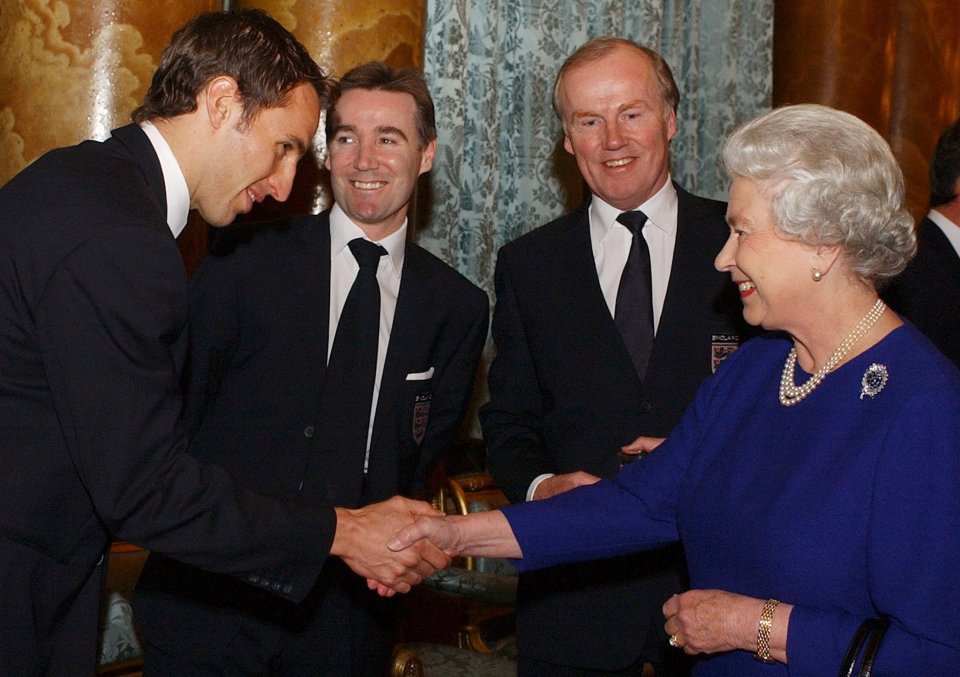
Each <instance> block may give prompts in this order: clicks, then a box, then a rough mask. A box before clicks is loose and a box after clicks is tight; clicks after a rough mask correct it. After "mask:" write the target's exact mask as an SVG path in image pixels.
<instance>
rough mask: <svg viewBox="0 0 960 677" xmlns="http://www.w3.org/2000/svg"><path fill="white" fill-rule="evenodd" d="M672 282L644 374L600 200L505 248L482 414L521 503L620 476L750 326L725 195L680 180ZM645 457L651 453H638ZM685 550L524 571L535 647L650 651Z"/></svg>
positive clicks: (623, 656) (525, 610) (586, 660)
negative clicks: (597, 217) (566, 478)
mask: <svg viewBox="0 0 960 677" xmlns="http://www.w3.org/2000/svg"><path fill="white" fill-rule="evenodd" d="M678 196H679V206H678V209H679V213H678V228H677V239H676V245H675V250H674V257H673V264H672V270H671V274H670V281H669V284H668V287H667V294H666V298H665V301H664V307H663V311H662V313H661V318H660V323H659V326H658V330H657V334H656V337H655V340H654V346H653V352H652V354H651V359H650V366H649V367H648V371H647V377H646V379H645V381H644V382H643V383H642V384H641V383H640V381H639V379H638V378H637V375H636V371H635V370H634V368H633V364H632V362H631V361H630V357H629V355H628V353H627V351H626V348H625V346H624V344H623V340H622V338H621V336H620V334H619V332H618V330H617V327H616V324H615V323H614V320H613V318H612V316H611V315H610V311H609V309H608V307H607V305H606V302H605V301H604V297H603V293H602V292H601V289H600V285H599V281H598V278H597V270H596V265H595V263H594V260H593V252H592V248H591V243H590V232H589V217H588V212H587V209H588V206H586V205H585V206H583V207H581V208H580V209H579V210H577V211H575V212H573V213H571V214H568V215H566V216H563V217H561V218H560V219H557V220H556V221H554V222H552V223H550V224H548V225H546V226H543V227H541V228H538V229H536V230H534V231H532V232H531V233H528V234H527V235H525V236H523V237H521V238H519V239H517V240H515V241H514V242H512V243H510V244H508V245H506V246H504V247H503V248H502V249H501V250H500V253H499V258H498V261H497V271H496V288H497V306H496V310H495V313H494V321H493V338H494V341H495V343H496V346H497V356H496V358H495V359H494V362H493V364H492V365H491V368H490V402H489V403H488V404H487V405H485V407H484V408H483V409H482V411H481V422H482V424H483V433H484V438H485V440H486V442H487V447H488V460H489V464H490V468H491V470H492V472H493V474H494V476H495V478H496V480H497V483H498V485H499V486H501V487H503V489H504V490H505V491H506V493H507V495H508V497H509V498H510V500H511V501H514V502H517V501H523V500H525V496H526V492H527V489H528V487H529V486H530V483H531V482H532V481H533V480H534V478H536V477H537V476H538V475H541V474H543V473H555V474H559V473H568V472H573V471H576V470H585V471H587V472H590V473H593V474H595V475H598V476H601V477H610V476H612V475H614V474H615V473H616V472H617V470H618V458H617V451H618V450H619V448H620V447H621V446H623V445H624V444H626V443H628V442H631V441H632V440H634V439H635V438H636V437H637V436H639V435H652V436H657V437H665V436H666V435H667V434H668V433H669V432H670V429H671V428H672V427H673V426H674V425H675V424H676V423H677V422H678V421H679V419H680V416H681V414H682V412H683V410H684V409H685V407H686V406H687V404H688V403H689V402H690V400H692V398H693V394H694V391H695V389H696V387H697V385H698V384H699V383H700V381H701V380H702V379H703V378H705V377H706V376H708V375H709V374H710V373H711V372H712V369H713V368H714V366H715V360H716V359H718V358H719V357H721V356H722V354H723V351H724V350H728V349H729V346H730V344H735V343H736V341H738V340H739V339H740V338H742V334H743V332H744V331H745V330H744V326H743V323H742V320H741V307H740V303H739V300H738V299H737V297H736V289H735V287H734V286H733V285H732V284H731V283H730V278H729V276H728V275H726V274H721V273H718V272H717V271H716V270H715V269H714V266H713V261H714V257H715V256H716V254H717V253H718V252H719V250H720V248H721V247H722V246H723V243H724V241H725V238H726V237H727V233H728V229H727V227H726V225H725V223H724V204H723V203H720V202H715V201H712V200H705V199H701V198H697V197H695V196H693V195H690V194H689V193H687V192H685V191H683V190H682V189H679V188H678ZM637 462H640V463H642V460H640V461H637ZM678 569H679V558H678V557H677V552H675V551H672V552H658V553H650V554H645V555H640V556H637V557H631V558H622V559H618V560H616V561H608V562H601V563H592V564H587V565H575V566H564V567H558V568H556V569H551V570H548V571H545V572H538V573H533V574H532V575H529V577H528V575H526V574H525V575H524V576H525V579H523V580H521V608H520V615H519V618H518V624H519V625H518V631H519V640H520V650H521V652H524V653H527V654H528V655H530V656H531V657H534V658H536V659H538V660H545V661H550V662H554V663H560V664H567V665H576V666H581V667H592V668H595V669H614V668H618V667H623V666H626V665H629V664H632V663H634V662H635V661H636V660H638V658H639V657H640V653H641V648H642V644H643V640H644V637H645V635H646V633H647V630H648V628H650V627H651V624H653V623H658V624H660V623H662V622H663V617H662V614H661V613H660V605H661V604H662V603H663V601H664V600H665V599H666V597H667V596H669V594H671V593H672V592H675V591H676V590H678V589H679V586H680V580H681V579H680V575H679V573H678Z"/></svg>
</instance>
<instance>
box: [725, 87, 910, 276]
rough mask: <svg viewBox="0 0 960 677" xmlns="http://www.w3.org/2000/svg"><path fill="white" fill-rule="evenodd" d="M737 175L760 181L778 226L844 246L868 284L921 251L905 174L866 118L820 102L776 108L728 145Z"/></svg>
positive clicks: (812, 240) (728, 163) (805, 238)
mask: <svg viewBox="0 0 960 677" xmlns="http://www.w3.org/2000/svg"><path fill="white" fill-rule="evenodd" d="M722 157H723V163H724V166H725V167H726V169H727V172H729V173H730V175H731V176H732V177H737V176H741V177H745V178H748V179H752V180H755V181H757V182H758V183H759V184H760V188H761V190H764V191H766V193H767V195H769V196H770V197H771V198H772V200H773V217H774V221H775V223H776V225H777V227H778V228H779V229H780V230H781V231H782V232H783V233H784V235H785V236H786V237H788V238H790V239H793V240H798V241H801V242H804V243H806V244H810V245H819V244H823V245H828V246H832V245H838V246H839V247H840V248H841V251H842V252H843V255H844V256H845V257H846V259H847V261H848V263H849V265H850V268H851V269H852V270H853V271H854V273H855V274H856V275H858V276H859V277H860V279H861V280H863V281H864V282H868V283H871V284H873V285H874V286H882V284H883V283H884V282H885V281H887V280H888V279H890V278H891V277H894V276H895V275H897V274H898V273H900V272H901V271H902V270H903V269H904V267H905V266H906V265H907V263H908V262H909V261H910V259H911V258H913V256H914V254H915V253H916V249H917V244H916V237H915V235H914V228H913V218H912V217H911V216H910V214H909V213H908V212H907V210H906V209H905V208H904V207H903V196H904V187H903V174H902V172H901V171H900V167H899V165H898V164H897V161H896V160H895V159H894V157H893V153H892V152H891V150H890V146H889V145H888V144H887V142H886V141H884V139H883V137H881V136H880V135H879V134H878V133H877V132H876V131H874V130H873V129H872V128H871V127H870V126H869V125H868V124H866V123H865V122H863V121H862V120H860V119H858V118H856V117H854V116H853V115H850V114H849V113H844V112H842V111H838V110H835V109H833V108H829V107H827V106H820V105H816V104H801V105H796V106H784V107H782V108H776V109H774V110H772V111H770V112H769V113H766V114H764V115H761V116H760V117H758V118H755V119H754V120H751V121H750V122H748V123H746V124H745V125H743V126H742V127H740V128H739V129H737V130H736V131H735V132H733V134H731V135H730V138H728V139H727V141H726V143H725V144H724V147H723V152H722Z"/></svg>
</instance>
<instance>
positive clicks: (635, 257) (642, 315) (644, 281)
mask: <svg viewBox="0 0 960 677" xmlns="http://www.w3.org/2000/svg"><path fill="white" fill-rule="evenodd" d="M617 221H619V222H620V223H622V224H623V225H625V226H626V227H627V228H628V229H629V230H630V232H631V233H633V242H632V243H631V244H630V253H629V254H628V255H627V264H626V265H625V266H624V267H623V274H622V275H621V276H620V287H619V288H618V289H617V305H616V310H615V312H614V320H615V321H616V323H617V328H618V329H619V330H620V335H621V336H623V342H624V343H625V344H626V346H627V352H628V353H630V359H631V360H632V361H633V366H634V368H636V370H637V376H639V377H640V381H641V382H642V381H643V379H644V377H645V376H646V375H647V363H648V362H649V361H650V351H651V350H652V349H653V298H652V294H651V290H652V286H651V282H650V250H649V249H648V248H647V241H646V240H644V239H643V224H645V223H646V222H647V216H646V214H644V213H643V212H639V211H633V212H623V213H622V214H621V215H620V216H618V217H617Z"/></svg>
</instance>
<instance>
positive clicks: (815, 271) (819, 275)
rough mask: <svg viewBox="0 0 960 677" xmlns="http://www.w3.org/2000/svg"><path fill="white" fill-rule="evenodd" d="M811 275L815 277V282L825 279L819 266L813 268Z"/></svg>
mask: <svg viewBox="0 0 960 677" xmlns="http://www.w3.org/2000/svg"><path fill="white" fill-rule="evenodd" d="M810 275H811V277H813V281H814V282H819V281H820V280H822V279H823V273H821V272H820V271H819V270H818V269H817V268H811V269H810Z"/></svg>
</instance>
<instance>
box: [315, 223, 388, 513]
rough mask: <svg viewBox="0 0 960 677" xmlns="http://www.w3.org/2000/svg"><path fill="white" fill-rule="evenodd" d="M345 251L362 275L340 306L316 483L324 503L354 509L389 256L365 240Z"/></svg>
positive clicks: (322, 413)
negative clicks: (383, 270) (380, 274)
mask: <svg viewBox="0 0 960 677" xmlns="http://www.w3.org/2000/svg"><path fill="white" fill-rule="evenodd" d="M347 246H349V247H350V251H351V252H352V253H353V257H354V258H355V259H356V260H357V263H358V264H359V266H360V270H359V271H358V272H357V277H356V279H355V280H354V282H353V286H352V287H350V292H349V293H348V294H347V300H346V301H345V302H344V305H343V312H342V313H341V314H340V321H339V322H338V323H337V333H336V336H335V338H334V340H333V348H332V349H331V351H330V359H329V361H328V363H327V371H326V375H325V377H324V385H323V397H322V399H321V404H320V420H319V421H318V423H319V427H320V430H319V438H320V439H319V452H320V454H321V456H320V464H319V465H320V477H319V478H317V480H319V482H321V483H322V484H323V485H324V486H325V491H324V496H323V498H325V499H326V500H329V501H333V502H335V503H336V504H337V505H339V506H345V507H352V506H354V505H356V504H358V502H359V501H361V500H362V498H361V494H362V480H363V470H364V469H363V463H364V459H365V457H366V452H367V431H368V429H369V426H370V404H371V402H372V400H373V383H374V380H375V379H376V373H377V348H378V345H379V335H380V285H379V284H378V283H377V266H378V265H379V264H380V257H381V256H383V255H384V254H386V253H387V251H386V250H385V249H384V248H383V247H381V246H380V245H378V244H374V243H373V242H370V241H369V240H364V239H363V238H356V239H355V240H351V241H350V243H349V244H348V245H347ZM315 489H316V487H314V490H315Z"/></svg>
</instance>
